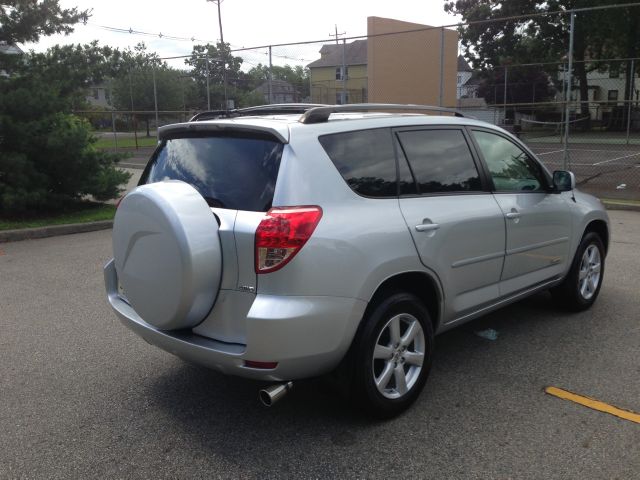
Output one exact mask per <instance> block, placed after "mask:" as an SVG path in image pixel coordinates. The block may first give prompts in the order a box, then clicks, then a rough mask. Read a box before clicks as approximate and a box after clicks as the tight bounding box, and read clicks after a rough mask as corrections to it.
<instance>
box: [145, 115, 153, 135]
mask: <svg viewBox="0 0 640 480" xmlns="http://www.w3.org/2000/svg"><path fill="white" fill-rule="evenodd" d="M144 121H145V122H146V123H147V137H150V136H151V134H150V133H149V116H146V117H145V118H144Z"/></svg>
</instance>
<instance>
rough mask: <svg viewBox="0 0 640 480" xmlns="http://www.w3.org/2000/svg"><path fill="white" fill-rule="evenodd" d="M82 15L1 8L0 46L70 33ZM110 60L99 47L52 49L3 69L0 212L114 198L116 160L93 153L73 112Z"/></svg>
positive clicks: (52, 5) (53, 4)
mask: <svg viewBox="0 0 640 480" xmlns="http://www.w3.org/2000/svg"><path fill="white" fill-rule="evenodd" d="M86 16H87V13H86V12H78V11H77V10H76V9H70V10H62V9H61V8H60V7H59V5H58V2H57V1H53V0H44V1H42V2H38V1H35V0H30V1H16V2H9V4H6V3H5V4H3V5H2V6H0V22H2V23H1V24H0V32H1V35H2V41H5V42H9V43H16V42H22V41H34V40H37V39H38V38H39V37H40V35H48V34H51V33H56V32H64V33H68V32H70V31H72V29H73V24H74V23H75V22H76V21H78V20H79V19H81V18H83V17H84V18H86ZM112 56H113V51H111V50H110V49H104V48H101V47H98V46H97V44H93V45H85V46H84V47H79V46H77V47H73V46H71V47H56V48H53V49H51V50H49V51H48V52H46V53H44V54H35V53H31V54H27V55H25V56H23V57H22V58H21V59H20V61H19V62H15V63H14V64H12V65H11V67H12V68H10V69H8V71H9V73H10V74H11V75H10V76H6V77H0V213H2V214H4V215H6V214H18V213H20V212H24V211H28V210H41V209H47V210H55V209H56V208H60V207H62V206H64V204H66V203H67V202H68V201H70V200H77V199H80V198H82V197H84V196H85V195H92V196H94V197H95V198H97V199H99V200H104V199H108V198H114V197H115V196H117V194H118V192H119V185H121V184H122V183H123V182H125V181H126V180H127V179H128V178H129V174H128V173H126V172H123V171H121V170H118V169H116V168H115V162H116V161H117V160H118V157H117V156H114V155H113V154H110V153H107V152H103V151H101V150H99V149H97V148H96V147H95V142H96V139H95V137H93V136H92V134H91V131H90V127H89V124H88V123H87V122H86V121H85V120H83V119H80V118H78V117H77V116H75V115H73V114H72V113H71V111H72V109H73V108H74V106H77V105H78V103H79V102H82V97H83V94H84V92H85V89H86V86H87V85H88V84H89V83H91V82H94V81H100V80H101V79H102V77H103V75H104V72H105V71H106V70H108V68H110V67H107V66H106V64H108V63H109V62H110V59H111V58H112ZM107 59H109V61H108V60H107ZM85 67H86V68H85ZM5 70H7V69H5Z"/></svg>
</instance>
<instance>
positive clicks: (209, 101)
mask: <svg viewBox="0 0 640 480" xmlns="http://www.w3.org/2000/svg"><path fill="white" fill-rule="evenodd" d="M205 59H206V62H207V110H211V92H210V89H209V54H208V53H207V56H206V57H205Z"/></svg>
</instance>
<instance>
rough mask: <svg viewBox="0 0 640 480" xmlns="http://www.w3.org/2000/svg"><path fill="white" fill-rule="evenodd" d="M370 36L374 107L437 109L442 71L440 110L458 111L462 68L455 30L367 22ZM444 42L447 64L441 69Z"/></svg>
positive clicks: (377, 20)
mask: <svg viewBox="0 0 640 480" xmlns="http://www.w3.org/2000/svg"><path fill="white" fill-rule="evenodd" d="M397 32H404V33H397ZM443 32H444V34H443ZM367 34H368V35H369V42H368V43H369V44H368V48H367V50H368V52H367V71H368V75H369V101H370V102H385V103H418V104H424V105H438V104H439V103H440V78H441V75H440V72H441V71H442V72H443V75H442V79H443V85H442V94H443V95H442V96H443V98H442V105H444V106H455V104H456V72H457V65H458V60H457V59H458V34H457V33H456V31H455V30H447V29H444V30H443V29H440V28H429V26H428V25H421V24H419V23H410V22H402V21H400V20H393V19H390V18H380V17H369V18H367ZM443 39H444V65H440V63H441V61H440V48H441V45H442V40H443Z"/></svg>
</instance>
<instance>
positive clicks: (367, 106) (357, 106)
mask: <svg viewBox="0 0 640 480" xmlns="http://www.w3.org/2000/svg"><path fill="white" fill-rule="evenodd" d="M383 110H413V111H419V112H446V113H453V114H454V115H455V116H456V117H464V116H465V115H464V113H462V112H461V111H459V110H456V109H455V108H445V107H435V106H432V105H414V104H401V103H352V104H347V105H325V106H320V107H316V108H312V109H310V110H307V111H306V112H304V113H303V115H302V116H301V117H300V120H299V121H300V123H323V122H326V121H327V120H329V116H330V115H331V114H332V113H338V112H371V111H383Z"/></svg>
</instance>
